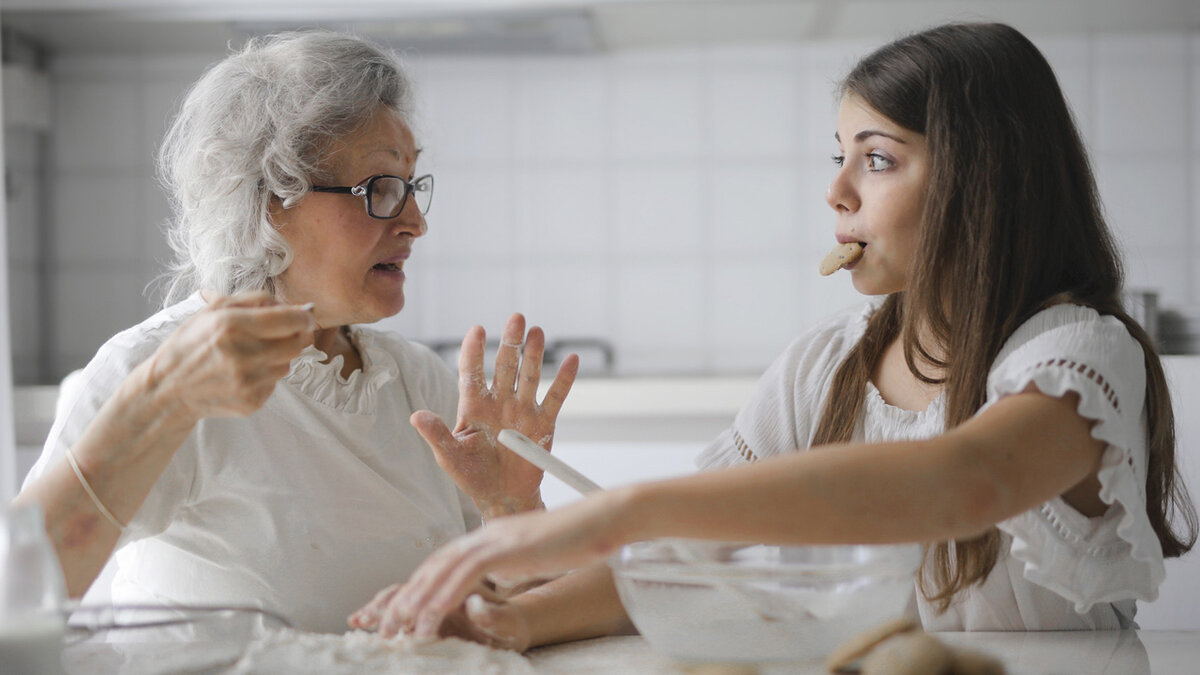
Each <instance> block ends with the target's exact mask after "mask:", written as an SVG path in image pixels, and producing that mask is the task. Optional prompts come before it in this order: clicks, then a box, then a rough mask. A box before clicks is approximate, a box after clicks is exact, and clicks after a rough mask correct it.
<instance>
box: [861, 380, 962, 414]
mask: <svg viewBox="0 0 1200 675" xmlns="http://www.w3.org/2000/svg"><path fill="white" fill-rule="evenodd" d="M867 399H868V400H869V401H873V402H875V403H876V404H877V405H878V406H879V407H881V408H882V409H884V410H887V411H892V412H894V413H896V414H901V415H903V416H907V417H912V418H923V417H928V416H930V415H937V414H940V413H941V411H942V410H943V409H944V408H945V404H946V390H945V389H943V390H941V391H940V392H938V395H937V396H936V397H935V398H934V399H933V400H932V401H930V402H929V405H927V406H925V408H924V409H922V410H909V409H908V408H901V407H900V406H898V405H893V404H891V403H888V402H887V401H886V400H885V399H884V398H883V394H882V393H880V391H879V388H878V387H876V386H875V383H874V382H872V381H871V380H867Z"/></svg>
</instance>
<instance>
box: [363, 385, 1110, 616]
mask: <svg viewBox="0 0 1200 675" xmlns="http://www.w3.org/2000/svg"><path fill="white" fill-rule="evenodd" d="M1077 401H1078V399H1077V396H1076V395H1075V394H1068V395H1067V396H1064V397H1063V398H1053V397H1049V396H1045V395H1043V394H1041V393H1038V392H1037V391H1036V390H1030V391H1027V392H1025V393H1022V394H1017V395H1012V396H1008V397H1006V398H1005V399H1003V400H1001V401H999V402H998V403H996V404H995V405H993V406H992V407H991V408H989V409H988V410H987V411H986V412H984V413H983V414H981V415H979V416H977V417H976V418H974V419H972V420H970V421H969V422H967V423H965V424H963V425H961V426H960V427H958V428H957V429H955V430H953V431H951V432H949V433H946V434H944V435H942V436H938V437H935V438H932V439H929V440H925V441H913V442H900V443H878V444H866V445H844V446H837V447H828V448H820V449H818V450H815V451H812V452H799V453H794V454H791V455H787V456H783V457H777V458H773V459H770V460H766V461H762V462H758V463H756V464H750V465H744V466H738V467H734V468H730V469H725V470H721V471H711V472H707V473H702V474H698V475H695V476H689V477H686V478H677V479H672V480H666V481H659V482H655V483H647V484H641V485H634V486H628V487H624V488H619V489H616V490H610V491H607V492H601V493H597V494H596V495H594V496H591V497H588V498H586V499H584V500H582V501H579V502H576V503H573V504H570V505H568V506H565V507H563V508H560V509H555V510H554V511H549V512H543V513H531V514H523V515H519V516H514V517H512V518H506V519H502V520H500V521H498V522H496V523H494V524H493V525H490V526H489V527H488V528H487V529H485V530H481V531H477V532H474V533H471V534H469V535H466V536H465V537H461V538H459V539H457V540H455V541H452V542H450V543H449V544H447V545H446V546H444V547H443V548H441V549H439V550H438V551H437V552H435V553H434V554H433V555H432V556H430V557H429V559H428V560H426V562H425V563H423V564H422V565H421V566H420V567H419V568H418V569H417V570H416V571H415V572H414V573H413V575H412V576H411V577H410V579H409V581H408V582H407V583H406V584H405V585H404V586H403V587H402V588H400V589H399V590H398V592H396V593H395V594H394V595H393V596H392V597H391V598H390V599H389V601H388V602H387V603H386V605H385V606H383V607H382V608H380V610H379V613H380V615H381V616H382V617H383V620H384V621H389V622H391V624H390V625H395V626H398V627H401V628H403V629H405V630H413V631H415V632H416V633H417V634H418V635H421V636H433V635H436V633H437V630H438V628H439V626H440V623H441V621H442V618H443V617H444V616H445V615H446V614H448V613H449V612H451V611H453V610H454V609H455V608H456V607H458V606H459V605H460V604H461V603H462V601H463V599H464V598H465V597H466V595H467V594H468V592H469V589H470V588H472V587H473V586H474V585H475V584H477V583H479V582H480V581H481V580H482V579H483V578H485V576H490V577H492V578H496V579H507V580H510V581H511V580H517V579H521V578H525V577H529V576H536V575H544V574H549V573H557V572H563V571H566V570H569V569H574V568H579V567H583V566H585V565H588V564H590V563H593V562H597V561H600V560H602V559H603V558H604V557H605V556H607V555H609V554H611V553H612V552H613V551H615V550H616V549H617V548H618V547H619V546H621V545H622V544H625V543H628V542H632V541H639V540H644V539H650V538H654V537H661V536H677V537H694V538H702V539H719V540H738V541H760V542H765V543H778V544H797V543H824V544H842V543H892V542H913V541H916V542H920V541H939V540H946V539H952V538H962V537H970V536H973V535H976V534H979V533H981V532H983V531H984V530H986V529H987V528H988V527H990V526H992V525H994V524H996V523H998V522H1000V521H1002V520H1004V519H1006V518H1009V517H1011V516H1013V515H1016V514H1018V513H1021V512H1023V511H1025V510H1028V509H1030V508H1032V507H1034V506H1036V505H1037V504H1040V503H1042V502H1045V501H1047V500H1049V499H1052V498H1053V497H1055V496H1057V495H1062V494H1066V493H1069V492H1075V490H1076V489H1077V486H1087V485H1088V483H1089V481H1090V480H1092V479H1093V478H1094V476H1095V473H1096V471H1097V470H1098V468H1099V464H1100V457H1101V455H1102V453H1103V450H1104V444H1103V443H1102V442H1101V441H1098V440H1096V439H1095V438H1093V437H1092V436H1091V426H1092V422H1091V421H1089V420H1086V419H1084V418H1082V417H1080V416H1079V415H1078V413H1077V412H1076V405H1077Z"/></svg>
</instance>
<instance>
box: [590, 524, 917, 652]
mask: <svg viewBox="0 0 1200 675" xmlns="http://www.w3.org/2000/svg"><path fill="white" fill-rule="evenodd" d="M921 556H922V551H921V547H920V545H917V544H906V545H888V546H768V545H761V544H731V543H721V542H706V541H692V540H682V539H661V540H654V541H645V542H638V543H635V544H631V545H629V546H625V547H623V548H622V549H621V550H620V551H619V552H618V553H617V554H615V555H614V556H613V557H612V559H611V560H610V561H609V565H610V566H611V567H612V569H613V575H614V577H615V579H616V584H617V591H618V592H619V593H620V596H621V602H622V603H623V604H624V605H625V609H626V611H627V612H629V617H630V618H631V619H632V620H633V623H634V625H635V626H636V627H637V629H638V630H639V631H640V632H641V634H642V635H643V636H644V637H645V638H646V640H647V641H649V642H650V644H651V646H653V647H654V648H655V649H656V650H657V651H659V652H662V653H664V654H666V655H668V656H672V657H675V658H679V659H683V660H690V661H800V660H813V659H821V658H824V657H825V655H826V654H827V653H828V652H829V651H830V650H832V649H833V648H834V647H836V646H837V645H838V644H840V643H841V642H843V641H844V640H846V639H847V638H849V637H851V636H853V635H855V634H857V633H860V632H862V631H864V630H867V629H869V628H872V627H874V626H876V625H878V624H880V623H882V622H884V621H887V620H889V619H894V618H897V617H899V616H901V615H902V614H903V612H904V610H905V608H906V607H907V605H908V603H909V600H910V599H911V598H912V596H913V593H914V583H913V582H914V578H915V574H916V571H917V568H918V567H919V566H920V564H921Z"/></svg>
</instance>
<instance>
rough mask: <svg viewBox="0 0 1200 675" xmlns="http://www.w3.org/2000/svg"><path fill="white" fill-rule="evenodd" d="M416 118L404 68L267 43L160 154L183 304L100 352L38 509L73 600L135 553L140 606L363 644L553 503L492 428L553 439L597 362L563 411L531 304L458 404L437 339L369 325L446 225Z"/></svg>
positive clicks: (207, 86)
mask: <svg viewBox="0 0 1200 675" xmlns="http://www.w3.org/2000/svg"><path fill="white" fill-rule="evenodd" d="M409 111H410V86H409V83H408V81H407V80H406V78H405V76H404V74H403V71H402V70H401V68H400V65H399V64H398V62H397V61H396V60H395V58H394V57H393V56H392V55H390V54H389V53H387V52H385V51H382V50H381V49H379V48H377V47H375V46H373V45H370V44H368V43H365V42H363V41H361V40H359V39H356V38H352V37H348V36H344V35H338V34H333V33H325V32H309V33H295V34H284V35H278V36H272V37H269V38H265V39H255V40H252V41H250V43H249V44H248V45H247V46H246V47H245V48H244V49H242V50H241V51H240V52H238V53H235V54H233V55H231V56H230V57H228V58H227V59H225V60H224V61H222V62H221V63H219V64H217V65H216V66H214V67H213V68H212V69H211V70H209V71H208V73H207V74H205V75H204V77H203V78H202V79H201V80H200V81H199V82H198V83H197V84H196V85H195V86H194V88H193V89H192V90H191V92H190V93H189V95H188V97H187V99H186V100H185V101H184V103H183V106H182V110H181V112H180V114H179V116H178V118H177V119H176V120H175V123H174V125H173V127H172V128H171V130H170V132H169V134H168V136H167V139H166V141H165V143H164V146H163V149H162V153H161V168H162V170H163V174H164V178H165V182H166V184H167V185H168V186H169V188H170V189H171V190H172V192H173V198H174V207H175V211H176V216H175V219H174V223H173V227H172V231H171V240H172V244H173V246H174V247H175V250H176V252H177V260H176V263H175V265H174V273H173V275H172V277H171V285H170V289H169V292H168V298H167V303H168V305H169V306H166V307H165V308H164V309H163V310H162V311H160V312H159V313H157V314H156V315H154V316H153V317H151V318H149V319H147V320H146V321H144V322H143V323H141V324H139V325H137V326H134V327H133V328H130V329H128V330H126V331H124V332H122V333H120V334H118V335H117V336H115V337H113V338H112V339H111V340H109V341H108V342H107V343H106V344H105V345H104V346H103V347H101V349H100V351H99V352H98V353H97V354H96V357H95V358H94V359H93V360H92V362H91V363H90V364H88V366H87V367H86V368H85V369H84V371H83V373H82V376H81V381H80V383H79V385H78V386H77V387H73V388H72V391H71V392H69V393H68V394H67V398H66V399H65V400H64V401H62V405H61V406H60V410H61V411H62V412H61V414H60V416H59V418H58V419H57V420H55V423H54V426H53V428H52V429H51V432H50V435H49V438H48V439H47V442H46V446H45V449H44V451H43V453H42V456H41V458H40V459H39V461H38V463H37V464H36V466H35V467H34V468H33V470H32V471H31V473H30V474H29V476H28V478H27V479H26V482H25V485H24V488H23V490H22V492H21V494H20V495H19V496H18V497H17V501H20V502H31V501H32V502H37V503H39V504H41V506H42V507H43V509H44V510H45V512H46V520H47V529H48V531H49V533H50V536H51V539H52V541H53V542H54V545H55V546H56V548H57V551H58V555H59V558H60V560H61V562H62V566H63V569H64V572H65V576H66V580H67V586H68V591H69V593H70V594H71V595H72V596H79V595H81V594H82V593H83V592H84V591H85V590H86V589H87V587H88V586H89V585H90V584H91V583H92V581H93V580H94V579H95V578H96V575H97V574H98V573H99V571H100V570H101V568H102V567H103V566H104V564H105V562H106V561H107V560H108V558H109V557H110V555H112V553H113V551H116V558H117V560H118V563H119V571H118V572H117V575H116V578H115V580H114V582H113V589H112V595H113V599H114V601H115V602H116V603H118V604H123V603H144V602H153V603H167V604H172V603H175V604H199V603H208V604H220V603H237V604H247V603H253V604H258V605H260V606H262V607H264V608H266V609H269V610H273V611H275V612H278V613H280V614H283V615H284V616H286V617H288V618H289V619H290V620H291V621H292V622H293V623H294V624H296V625H297V626H299V627H301V628H304V629H308V630H317V631H341V630H344V629H345V616H346V615H347V614H348V613H349V612H350V611H351V610H352V609H354V608H355V607H358V606H360V605H362V604H363V603H364V602H366V601H367V600H368V599H369V598H370V597H371V595H372V593H373V592H374V591H375V590H376V589H378V588H379V587H380V586H382V585H383V584H385V583H387V582H389V581H392V580H394V579H395V578H396V576H397V575H400V576H404V575H405V574H407V571H408V570H411V569H413V568H414V567H415V566H416V565H417V564H418V563H419V562H420V561H421V560H423V559H424V558H425V557H426V556H427V555H428V554H429V553H430V552H431V551H433V550H434V549H436V548H437V547H438V546H439V545H440V544H442V543H444V542H446V541H448V540H449V539H451V538H453V537H455V536H457V535H460V534H463V533H464V532H466V531H467V530H469V529H471V528H473V527H476V526H477V525H478V524H479V523H480V517H481V515H482V517H483V518H484V519H486V518H488V517H490V516H492V515H498V514H507V513H513V512H516V511H523V510H528V509H531V508H535V507H537V506H539V505H540V498H539V495H538V485H539V483H540V480H541V474H540V472H539V471H537V470H536V469H534V468H532V467H531V466H530V465H528V464H527V463H525V462H524V461H523V460H520V459H519V458H517V457H516V456H515V455H512V454H511V453H508V452H507V451H504V450H501V449H499V448H498V446H496V445H495V444H494V440H493V439H494V438H495V432H497V431H499V430H500V429H501V428H505V427H514V428H517V429H520V430H522V431H524V432H525V433H526V434H527V435H529V436H531V437H533V438H541V439H545V440H546V442H547V443H549V439H550V438H551V436H552V433H553V430H554V421H555V418H556V417H557V414H558V409H559V407H560V406H561V404H562V401H563V398H564V397H565V396H566V393H567V391H568V390H569V389H570V386H571V383H572V381H573V379H574V374H575V370H576V368H577V360H576V359H575V358H574V357H571V358H569V359H568V360H566V361H564V364H563V367H562V368H561V369H560V370H559V373H558V375H557V377H556V378H555V381H554V383H553V384H552V386H551V388H550V391H549V393H548V394H547V395H546V398H545V400H544V401H543V402H542V403H540V404H539V403H538V401H537V400H536V391H537V385H538V380H539V379H540V368H541V358H542V348H543V346H544V339H545V338H544V336H543V335H542V333H541V331H540V329H537V328H533V329H531V330H530V331H529V333H528V336H526V334H525V326H524V319H523V318H522V317H521V316H520V315H514V317H513V318H512V319H510V320H509V322H508V325H507V326H506V328H505V332H504V338H503V340H502V347H501V349H500V352H499V354H498V356H497V360H496V375H495V380H494V381H493V382H492V383H491V386H489V384H488V383H487V382H486V381H485V380H484V376H483V366H482V361H483V356H482V355H483V342H484V334H483V330H482V329H481V328H478V327H476V328H475V329H473V330H472V331H471V332H470V333H468V335H467V337H466V339H465V340H464V342H463V352H462V354H463V357H462V362H461V364H460V366H461V368H460V370H461V375H460V378H459V382H458V387H457V391H456V386H455V377H454V375H453V373H452V372H451V371H450V370H449V369H447V368H446V367H445V366H444V365H443V364H442V362H441V361H440V360H439V359H438V358H437V357H436V356H435V355H434V354H433V353H432V352H431V351H430V350H428V349H426V348H424V347H421V346H419V345H415V344H412V343H410V342H408V341H406V340H404V339H403V338H401V337H399V336H396V335H393V334H390V333H387V332H383V331H380V330H373V329H371V328H366V327H363V326H361V325H359V324H364V323H370V322H374V321H377V320H379V319H382V318H385V317H388V316H392V315H393V314H396V313H397V312H399V311H400V310H401V308H402V307H403V306H404V279H405V273H404V265H405V261H407V260H408V258H409V256H410V255H411V254H412V252H413V246H414V243H415V242H416V240H417V239H418V238H420V237H421V236H423V235H424V234H425V232H426V223H425V218H424V213H425V211H426V210H427V209H428V208H429V203H430V196H431V191H432V189H433V179H432V177H431V176H428V175H421V174H420V173H419V172H418V170H417V160H418V156H419V154H420V148H419V147H418V146H417V143H416V140H415V139H414V136H413V132H412V130H411V129H410V127H409V124H408V122H407V117H408V115H409ZM170 303H174V304H170ZM522 342H524V344H525V348H524V352H523V354H521V353H518V351H519V349H520V345H521V343H522ZM518 380H519V382H518ZM456 412H457V425H456V428H455V429H454V430H453V431H451V430H450V429H449V428H447V427H446V425H445V424H444V423H443V422H442V421H441V420H442V419H449V418H451V417H452V416H455V415H456ZM410 417H411V422H410ZM422 436H424V437H425V438H427V439H430V440H431V441H433V442H434V443H433V444H434V445H435V446H436V447H437V450H436V451H435V452H430V449H429V447H428V446H427V445H426V443H425V442H424V441H423V440H422ZM439 465H440V466H439ZM443 468H444V469H445V471H443V470H442V469H443ZM456 483H457V486H456Z"/></svg>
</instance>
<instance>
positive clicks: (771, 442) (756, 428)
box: [696, 303, 877, 469]
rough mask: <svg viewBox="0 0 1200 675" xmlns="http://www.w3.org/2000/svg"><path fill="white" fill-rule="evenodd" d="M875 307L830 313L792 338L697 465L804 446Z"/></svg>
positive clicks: (737, 460) (706, 466) (732, 462)
mask: <svg viewBox="0 0 1200 675" xmlns="http://www.w3.org/2000/svg"><path fill="white" fill-rule="evenodd" d="M876 305H877V303H869V304H868V306H867V308H866V309H863V308H861V307H856V308H854V309H853V310H852V311H847V312H843V313H840V314H838V315H835V316H834V317H832V318H831V319H830V320H829V321H827V322H825V323H823V324H822V325H820V326H818V327H816V328H814V329H813V330H811V331H809V332H808V333H806V334H804V335H802V336H801V337H799V338H797V339H796V340H795V341H794V342H792V344H791V345H789V346H788V348H787V350H785V351H784V352H783V354H781V355H780V356H779V357H778V358H776V359H775V361H774V362H773V363H772V364H771V365H770V367H768V368H767V371H766V372H765V373H763V375H762V377H761V378H759V380H758V384H756V385H755V387H754V392H753V393H752V394H751V396H750V400H749V401H748V402H747V403H746V405H745V406H744V407H743V408H742V409H741V410H740V411H739V412H738V414H737V417H736V418H734V421H733V426H732V427H730V428H729V429H727V430H725V431H724V432H722V433H721V434H720V435H719V436H717V438H716V439H714V440H713V442H712V443H710V444H709V445H708V447H706V448H705V449H704V451H703V452H701V453H700V454H699V455H698V456H697V457H696V464H697V466H698V467H699V468H701V469H710V468H717V467H722V466H733V465H735V464H740V463H743V462H754V461H757V460H759V459H762V458H764V457H770V456H772V455H780V454H784V453H789V452H795V451H797V450H806V449H808V447H809V446H810V445H811V444H812V439H813V435H814V434H815V433H816V428H817V423H818V422H819V421H820V415H821V406H822V405H823V404H824V401H825V398H826V394H827V392H828V391H829V386H830V384H831V383H832V381H833V375H834V373H835V372H836V371H837V368H838V366H840V365H841V363H842V361H844V360H845V358H846V355H847V354H848V353H849V352H850V349H852V348H853V346H854V345H855V344H856V343H857V342H858V339H859V337H860V336H861V335H862V331H863V329H864V327H865V326H866V321H867V319H868V318H869V316H870V312H872V311H874V309H875V306H876Z"/></svg>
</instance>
